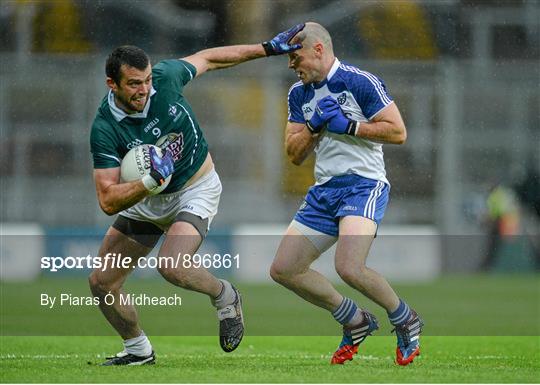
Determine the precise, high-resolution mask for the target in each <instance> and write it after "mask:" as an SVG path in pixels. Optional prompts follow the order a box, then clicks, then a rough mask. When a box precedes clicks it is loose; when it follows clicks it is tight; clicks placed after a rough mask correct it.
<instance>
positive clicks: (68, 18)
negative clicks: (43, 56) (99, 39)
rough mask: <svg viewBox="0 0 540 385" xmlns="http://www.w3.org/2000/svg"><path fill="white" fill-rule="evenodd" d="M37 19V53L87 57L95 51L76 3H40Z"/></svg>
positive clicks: (35, 25) (35, 40) (71, 1)
mask: <svg viewBox="0 0 540 385" xmlns="http://www.w3.org/2000/svg"><path fill="white" fill-rule="evenodd" d="M36 4H37V5H38V8H37V14H36V17H35V19H34V29H33V31H34V39H33V40H34V47H33V50H34V51H36V52H51V53H86V52H89V51H90V50H91V48H92V46H91V44H90V42H89V41H88V40H87V39H86V38H85V36H84V34H83V31H82V28H81V25H82V23H81V14H80V10H79V8H78V7H77V5H76V4H75V2H74V1H73V0H63V1H44V0H41V1H37V3H36Z"/></svg>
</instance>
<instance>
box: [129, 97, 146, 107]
mask: <svg viewBox="0 0 540 385" xmlns="http://www.w3.org/2000/svg"><path fill="white" fill-rule="evenodd" d="M132 100H133V103H135V104H137V105H139V106H144V103H145V102H146V96H142V97H139V98H133V99H132Z"/></svg>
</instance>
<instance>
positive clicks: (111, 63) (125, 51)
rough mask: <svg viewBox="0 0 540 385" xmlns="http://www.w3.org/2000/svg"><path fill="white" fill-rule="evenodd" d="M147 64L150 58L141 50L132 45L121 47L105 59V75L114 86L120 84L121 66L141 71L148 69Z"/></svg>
mask: <svg viewBox="0 0 540 385" xmlns="http://www.w3.org/2000/svg"><path fill="white" fill-rule="evenodd" d="M149 63H150V58H149V57H148V55H147V54H146V52H144V51H143V50H142V49H140V48H139V47H136V46H134V45H123V46H120V47H118V48H115V49H114V51H112V52H111V54H110V55H109V57H108V58H107V62H106V64H105V73H106V74H107V77H109V78H111V79H112V80H114V82H115V83H116V84H120V77H121V72H120V67H122V64H126V65H128V66H130V67H134V68H137V69H138V70H141V71H142V70H145V69H146V67H148V64H149Z"/></svg>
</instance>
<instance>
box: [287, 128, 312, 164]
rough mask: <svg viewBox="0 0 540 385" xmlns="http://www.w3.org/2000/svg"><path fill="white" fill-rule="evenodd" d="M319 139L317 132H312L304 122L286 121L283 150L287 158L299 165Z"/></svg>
mask: <svg viewBox="0 0 540 385" xmlns="http://www.w3.org/2000/svg"><path fill="white" fill-rule="evenodd" d="M318 140H319V135H318V134H312V133H311V132H310V131H309V130H308V129H307V127H306V125H305V124H301V123H294V122H287V127H286V128H285V150H286V152H287V156H288V158H289V160H290V161H291V162H292V163H293V164H295V165H297V166H299V165H301V164H302V162H303V161H304V160H305V159H306V158H307V157H308V155H309V154H310V153H311V152H312V151H313V149H314V148H315V145H316V144H317V142H318Z"/></svg>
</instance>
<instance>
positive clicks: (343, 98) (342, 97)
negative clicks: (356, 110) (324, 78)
mask: <svg viewBox="0 0 540 385" xmlns="http://www.w3.org/2000/svg"><path fill="white" fill-rule="evenodd" d="M346 101H347V94H346V93H345V92H343V93H342V94H341V95H339V96H338V97H337V102H338V103H339V104H340V105H344V104H345V102H346Z"/></svg>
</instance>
